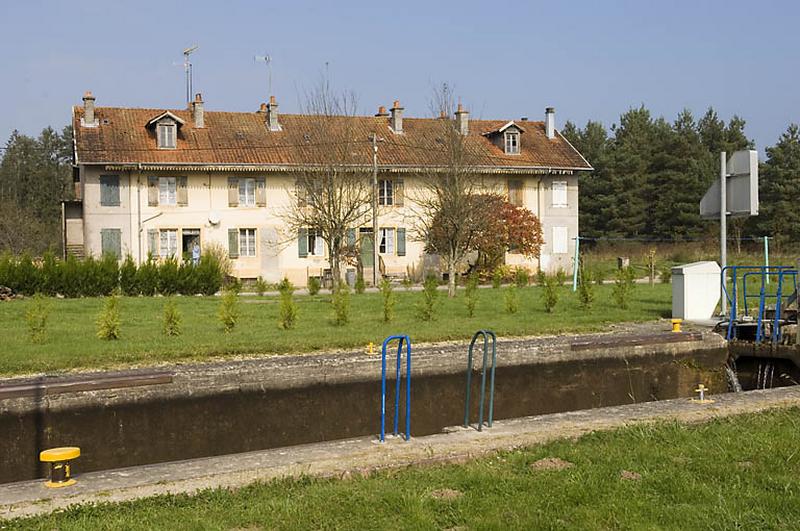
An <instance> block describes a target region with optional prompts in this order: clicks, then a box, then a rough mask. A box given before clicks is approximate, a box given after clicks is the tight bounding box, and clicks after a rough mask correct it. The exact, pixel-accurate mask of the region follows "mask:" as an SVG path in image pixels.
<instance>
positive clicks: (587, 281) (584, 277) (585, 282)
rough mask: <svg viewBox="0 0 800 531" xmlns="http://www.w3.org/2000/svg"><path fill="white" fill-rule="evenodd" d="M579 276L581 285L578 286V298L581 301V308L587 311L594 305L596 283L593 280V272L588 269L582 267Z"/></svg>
mask: <svg viewBox="0 0 800 531" xmlns="http://www.w3.org/2000/svg"><path fill="white" fill-rule="evenodd" d="M579 275H580V283H579V284H578V298H579V299H580V301H581V307H582V308H583V309H585V310H588V309H590V308H591V307H592V304H594V299H595V293H594V290H595V285H594V281H593V279H592V274H591V271H590V270H589V269H588V268H585V267H583V266H581V268H580V271H579Z"/></svg>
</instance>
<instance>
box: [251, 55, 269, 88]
mask: <svg viewBox="0 0 800 531" xmlns="http://www.w3.org/2000/svg"><path fill="white" fill-rule="evenodd" d="M253 60H254V61H255V62H257V63H258V62H262V63H265V64H266V65H267V89H268V90H267V96H272V95H273V94H272V57H270V55H269V54H268V53H265V54H264V55H256V56H254V57H253Z"/></svg>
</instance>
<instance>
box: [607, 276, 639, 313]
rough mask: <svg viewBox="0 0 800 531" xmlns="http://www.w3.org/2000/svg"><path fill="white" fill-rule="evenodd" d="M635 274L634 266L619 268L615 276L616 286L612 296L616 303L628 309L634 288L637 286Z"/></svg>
mask: <svg viewBox="0 0 800 531" xmlns="http://www.w3.org/2000/svg"><path fill="white" fill-rule="evenodd" d="M634 280H635V276H634V272H633V268H632V267H624V268H622V269H618V270H617V273H616V275H615V276H614V287H613V288H612V290H611V297H612V298H613V299H614V302H615V303H616V305H617V306H618V307H619V308H620V309H622V310H627V309H628V303H629V302H630V298H631V294H632V293H633V288H634V287H635V285H636V284H635V283H634Z"/></svg>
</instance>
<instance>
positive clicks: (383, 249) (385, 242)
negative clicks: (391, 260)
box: [378, 227, 397, 256]
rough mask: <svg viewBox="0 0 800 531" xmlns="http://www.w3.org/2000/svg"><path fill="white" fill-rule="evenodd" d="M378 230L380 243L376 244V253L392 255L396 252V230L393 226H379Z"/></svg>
mask: <svg viewBox="0 0 800 531" xmlns="http://www.w3.org/2000/svg"><path fill="white" fill-rule="evenodd" d="M378 230H379V232H380V236H381V239H380V243H379V244H378V253H379V254H385V255H387V256H394V255H395V254H396V252H397V238H396V233H397V232H396V230H395V228H394V227H381V228H380V229H378Z"/></svg>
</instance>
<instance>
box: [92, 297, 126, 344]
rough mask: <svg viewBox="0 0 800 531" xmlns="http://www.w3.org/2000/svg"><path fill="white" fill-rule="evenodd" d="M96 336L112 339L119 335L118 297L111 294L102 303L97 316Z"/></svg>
mask: <svg viewBox="0 0 800 531" xmlns="http://www.w3.org/2000/svg"><path fill="white" fill-rule="evenodd" d="M95 323H96V324H97V337H98V338H100V339H106V340H112V339H119V337H120V314H119V297H117V296H116V295H112V296H110V297H108V298H107V299H106V302H105V304H103V310H102V311H101V312H100V315H98V316H97V321H95Z"/></svg>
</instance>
